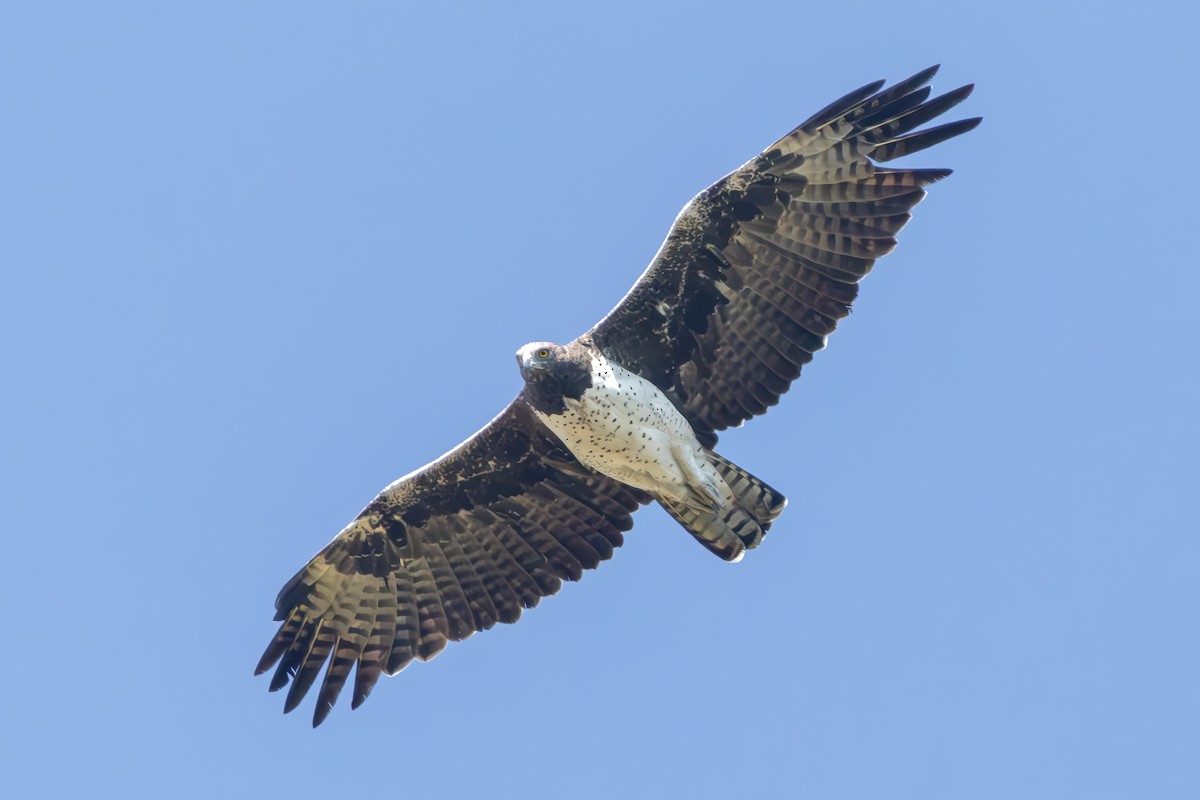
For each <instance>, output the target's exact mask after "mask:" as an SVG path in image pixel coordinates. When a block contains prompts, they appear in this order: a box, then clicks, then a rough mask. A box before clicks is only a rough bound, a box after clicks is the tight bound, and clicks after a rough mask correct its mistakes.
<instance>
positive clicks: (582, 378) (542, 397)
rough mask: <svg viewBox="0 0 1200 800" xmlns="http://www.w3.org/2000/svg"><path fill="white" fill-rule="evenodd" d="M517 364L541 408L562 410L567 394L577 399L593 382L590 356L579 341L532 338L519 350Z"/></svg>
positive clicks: (541, 409) (529, 393) (534, 401)
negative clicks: (565, 344)
mask: <svg viewBox="0 0 1200 800" xmlns="http://www.w3.org/2000/svg"><path fill="white" fill-rule="evenodd" d="M576 351H578V352H576ZM517 364H519V365H520V367H521V377H522V378H524V379H525V386H526V389H527V397H529V399H530V400H531V401H532V402H533V405H534V407H535V408H537V409H538V410H539V411H546V412H548V413H561V411H562V410H563V409H564V408H565V406H563V402H562V401H563V398H564V397H569V398H572V399H578V398H579V397H580V396H581V395H582V394H583V391H584V390H585V389H587V388H588V387H590V386H591V385H592V370H591V359H590V358H588V357H587V355H586V353H584V352H583V349H582V348H580V347H579V346H578V345H572V346H571V347H564V346H563V345H561V344H554V343H553V342H530V343H529V344H527V345H525V346H524V347H522V348H521V349H520V350H518V351H517Z"/></svg>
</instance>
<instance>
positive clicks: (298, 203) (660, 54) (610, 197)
mask: <svg viewBox="0 0 1200 800" xmlns="http://www.w3.org/2000/svg"><path fill="white" fill-rule="evenodd" d="M577 5H581V4H554V5H551V4H542V5H537V4H525V3H504V4H501V3H490V4H482V3H467V2H459V3H453V4H443V5H442V7H440V8H429V7H425V6H418V5H415V4H412V5H405V4H399V3H387V4H385V3H375V4H368V3H359V4H343V5H341V6H340V7H339V6H330V5H329V4H316V3H254V4H248V3H237V4H235V3H206V4H203V6H202V7H188V6H185V5H184V4H166V3H123V4H120V5H119V8H106V7H104V5H102V4H93V3H82V2H81V3H71V4H57V3H51V2H43V3H36V4H34V3H25V4H16V3H13V4H5V6H4V7H3V9H2V10H0V98H2V101H3V123H2V124H0V154H2V155H0V159H2V160H0V268H2V270H3V273H2V274H3V290H2V293H0V347H2V348H3V349H2V351H0V353H2V364H0V365H2V368H3V372H2V376H0V378H2V380H3V392H2V394H0V437H2V438H0V452H2V453H3V457H2V461H0V470H2V475H0V478H2V480H0V492H3V497H2V503H0V514H2V515H3V518H2V530H3V535H4V542H5V544H4V557H3V561H2V563H3V565H4V576H3V580H2V582H0V586H2V589H0V591H2V592H3V605H4V625H3V628H2V630H3V637H4V645H3V658H2V660H0V685H2V686H3V687H4V691H5V693H6V695H7V696H6V698H5V700H4V703H3V706H4V712H3V720H4V722H3V726H2V730H0V736H2V737H3V738H4V741H3V742H2V743H0V744H2V746H0V759H2V760H3V762H4V767H3V772H4V773H5V785H6V787H10V788H6V789H5V792H6V793H7V794H8V796H12V797H25V796H43V797H52V796H65V795H68V794H75V793H79V792H87V793H88V794H89V795H90V794H94V793H96V792H99V793H101V794H105V793H116V792H120V793H123V794H125V795H127V796H144V797H150V796H170V797H202V798H207V797H216V796H223V797H250V796H291V795H295V796H328V795H330V794H331V793H335V792H336V793H338V795H343V794H347V795H352V796H353V795H365V796H370V795H378V796H395V797H427V796H431V795H434V796H442V797H479V796H484V795H487V796H495V797H521V798H528V797H533V796H548V795H549V796H563V797H582V798H591V797H651V796H665V797H685V796H686V797H693V798H704V797H721V798H729V797H752V796H795V797H801V796H803V797H820V798H825V797H838V798H840V797H847V798H877V797H889V798H891V797H900V798H961V797H971V798H1014V797H1020V798H1062V797H1087V798H1102V797H1104V798H1106V797H1113V798H1117V797H1121V798H1128V797H1155V798H1167V797H1196V796H1200V770H1198V769H1197V754H1198V753H1200V688H1198V684H1197V675H1200V639H1198V637H1197V633H1198V625H1197V615H1196V612H1197V608H1198V601H1200V592H1198V590H1197V585H1196V573H1197V568H1198V567H1200V544H1198V543H1197V538H1196V533H1197V525H1196V522H1195V506H1196V491H1197V489H1196V478H1197V464H1196V453H1197V445H1198V444H1200V442H1198V438H1200V437H1198V436H1197V425H1196V415H1195V410H1196V409H1197V408H1198V407H1200V390H1198V388H1197V387H1198V385H1200V383H1198V382H1197V379H1196V370H1197V366H1198V362H1200V357H1198V354H1200V335H1198V329H1197V323H1196V318H1197V305H1198V302H1200V301H1198V300H1197V296H1198V293H1200V273H1198V270H1197V260H1196V247H1195V243H1194V240H1195V237H1196V233H1197V227H1198V223H1200V215H1198V214H1197V205H1198V204H1197V201H1196V180H1195V177H1194V175H1193V167H1192V162H1193V161H1194V160H1195V157H1196V154H1195V147H1194V137H1195V133H1196V131H1197V129H1198V124H1200V115H1198V114H1197V110H1196V105H1197V101H1196V99H1195V95H1196V84H1195V79H1196V78H1197V77H1198V76H1200V69H1197V67H1198V59H1197V57H1196V50H1195V48H1196V43H1195V31H1196V29H1197V20H1196V19H1195V17H1194V16H1193V12H1190V11H1189V12H1186V13H1185V12H1184V11H1183V8H1184V4H1183V3H1179V4H1175V5H1174V6H1172V5H1171V4H1161V3H1153V2H1148V3H1138V4H1128V3H1075V2H1066V3H1059V4H1048V3H1042V2H1037V3H1033V2H1011V3H1004V4H997V3H984V4H967V3H961V4H941V3H924V2H908V3H902V4H897V3H892V2H888V3H883V2H844V3H838V4H832V5H811V4H803V3H754V2H749V3H737V4H734V3H721V4H711V5H708V4H683V3H679V4H670V3H605V4H589V5H588V6H587V7H575V6H577ZM939 61H940V62H943V63H944V64H945V66H944V68H943V70H942V73H941V75H940V76H939V77H938V79H937V81H936V83H935V91H945V90H948V89H951V88H954V87H956V86H958V85H960V84H962V83H966V82H970V81H975V82H977V83H978V86H979V88H978V89H977V91H976V94H975V95H974V96H973V97H972V98H971V99H970V100H969V101H968V102H967V103H966V104H965V105H964V106H961V107H960V108H959V109H956V111H955V112H953V113H952V115H951V117H950V118H957V117H961V116H974V115H983V116H984V117H985V118H986V119H985V122H984V124H983V125H982V126H981V127H980V128H979V129H977V130H976V131H974V132H972V133H970V134H968V135H966V136H963V137H961V138H959V139H955V140H953V141H951V142H948V143H945V144H943V145H940V146H938V147H937V148H935V149H933V150H931V151H927V152H925V153H921V154H919V155H917V156H915V157H913V158H911V159H908V160H907V161H906V162H902V163H911V164H914V165H919V166H946V167H953V168H954V169H955V170H956V174H955V175H954V176H953V177H952V178H950V179H949V180H947V181H945V182H943V183H941V184H939V185H937V186H935V187H934V188H933V191H932V192H931V196H930V197H929V199H928V200H927V201H926V202H925V203H924V204H923V205H922V206H921V207H920V208H919V209H918V211H917V213H916V216H915V219H914V221H913V223H912V225H911V226H910V227H909V228H908V229H907V230H905V231H904V233H903V234H902V235H901V244H900V247H899V248H898V250H897V252H896V253H895V254H893V255H892V256H889V257H888V258H887V259H885V260H884V261H883V262H881V263H880V265H879V266H878V267H877V269H876V271H875V273H874V274H872V275H871V276H870V278H869V279H868V280H867V282H866V284H865V286H864V291H863V294H862V297H861V299H860V301H859V302H858V303H857V304H856V306H855V314H854V315H853V316H852V317H851V318H850V319H849V320H847V321H846V322H845V323H844V325H843V327H842V329H841V330H840V331H839V332H838V333H837V334H836V335H835V336H834V337H832V339H831V345H830V347H829V349H828V350H827V351H826V352H824V353H822V354H820V355H819V356H818V357H817V359H816V361H815V362H814V363H813V364H812V365H811V366H810V367H808V368H806V369H805V374H804V377H803V378H802V379H801V380H800V382H799V383H798V384H797V385H796V386H795V387H794V389H793V391H792V393H791V394H790V395H789V396H787V397H786V398H785V399H784V402H783V403H782V404H781V405H780V406H779V407H778V408H776V409H774V410H772V412H771V413H770V414H769V415H768V416H767V418H765V419H762V420H755V421H754V422H753V423H751V424H749V425H747V427H746V428H745V429H744V430H740V431H733V432H730V433H728V434H726V436H725V437H724V438H723V440H722V450H723V452H724V453H725V454H726V455H728V456H729V457H730V458H732V459H733V460H734V461H736V462H738V463H740V464H744V465H745V466H746V467H748V468H749V469H751V470H752V471H753V472H755V473H756V474H758V475H761V476H762V477H763V478H764V479H766V480H768V481H770V482H771V483H774V484H775V485H777V486H779V487H780V488H781V489H783V490H785V491H786V492H787V494H788V495H789V496H790V498H791V505H790V507H789V510H788V512H787V514H786V515H785V516H784V517H783V518H782V520H781V521H780V522H779V523H778V524H777V526H776V527H775V528H774V530H773V531H772V533H771V535H770V536H769V537H768V539H767V541H766V543H765V545H764V546H763V547H762V548H761V549H759V550H757V551H756V552H754V553H751V554H750V556H749V557H747V558H746V560H745V561H744V562H743V563H741V564H740V565H737V566H730V565H727V564H724V563H721V562H719V561H718V560H717V559H715V558H713V557H712V556H711V555H709V554H708V553H707V552H705V551H704V550H703V549H702V548H700V547H698V546H696V545H695V543H694V542H692V541H691V540H690V538H689V537H688V536H686V535H685V534H684V533H683V532H682V531H681V530H679V529H678V527H677V526H676V525H675V524H674V523H673V522H672V521H671V520H670V519H669V518H668V517H667V516H666V515H665V514H664V513H662V512H661V511H660V510H658V509H657V508H655V509H647V510H644V511H642V512H641V513H639V514H638V517H637V525H636V527H635V528H634V530H633V531H632V533H631V534H630V535H629V536H628V544H627V546H626V547H625V548H623V549H622V550H620V551H619V552H618V554H617V556H616V557H615V558H614V560H613V561H612V562H610V563H607V564H605V565H603V566H602V567H601V569H599V570H598V571H597V572H595V573H592V574H589V575H588V576H587V577H586V578H585V579H584V580H583V582H582V583H580V584H578V585H569V586H567V587H565V589H564V590H563V592H562V593H561V594H560V595H559V596H558V597H555V598H552V599H549V600H547V601H545V602H544V603H543V604H542V605H541V606H540V607H539V608H537V609H536V610H534V611H531V612H527V614H526V615H525V617H524V619H523V620H522V621H521V623H520V624H519V625H516V626H514V627H503V628H501V629H498V630H493V631H489V632H487V633H484V634H481V635H478V636H476V637H475V638H473V639H472V640H470V641H469V642H467V643H463V644H458V645H451V646H450V647H449V648H448V649H447V651H446V652H445V653H444V654H443V655H442V656H440V657H439V658H438V659H436V660H435V661H434V662H433V663H431V664H417V665H414V666H413V667H411V668H410V669H408V670H407V671H405V672H404V673H403V674H402V675H401V676H399V677H397V678H392V679H385V680H384V681H382V682H381V684H380V685H379V686H378V687H377V689H376V691H375V694H374V695H373V696H372V699H371V701H370V702H369V703H367V704H366V705H365V706H364V707H363V708H362V709H359V710H358V711H356V712H354V713H351V712H350V711H349V707H348V706H349V704H348V701H347V700H346V698H343V700H342V702H341V703H340V704H339V705H338V707H337V708H336V709H335V710H334V713H333V714H332V716H331V718H330V720H329V721H328V722H327V723H326V724H325V725H324V726H322V727H321V728H320V729H319V730H317V731H315V732H314V731H313V730H312V729H311V728H310V727H309V717H310V714H311V708H312V707H311V702H312V700H311V698H310V700H309V701H308V702H307V703H306V704H305V705H304V706H302V709H301V711H299V712H297V713H296V714H293V715H291V716H288V717H284V716H282V715H281V714H280V713H279V712H280V708H281V705H282V700H283V698H282V697H281V696H280V695H269V694H268V693H267V691H266V688H267V679H266V678H258V679H255V678H253V677H252V676H251V671H252V668H253V666H254V663H255V661H256V660H257V658H258V656H259V654H260V652H261V651H262V648H263V647H264V646H265V644H266V642H267V640H268V639H269V637H270V636H271V635H272V633H273V632H274V630H275V623H273V622H272V621H271V616H272V613H273V608H272V601H273V598H274V596H275V593H276V591H277V589H278V588H279V587H280V586H281V585H282V583H283V582H284V581H285V580H286V579H287V578H288V577H289V576H291V575H292V573H293V572H294V571H295V570H296V569H298V568H299V567H300V566H301V565H302V564H303V563H304V562H305V561H306V560H307V559H308V558H309V557H310V556H311V555H312V554H313V553H314V552H316V550H317V549H319V547H321V546H322V545H323V544H324V543H325V542H326V541H327V540H328V539H329V538H330V537H331V536H332V535H333V534H334V533H336V532H337V531H338V530H339V529H340V528H341V527H342V526H343V525H344V524H345V523H346V522H347V521H349V519H350V518H351V517H352V516H353V515H354V514H356V513H357V512H358V510H359V509H360V508H361V507H362V506H363V505H364V504H365V503H366V502H367V501H368V500H370V499H371V497H372V496H373V495H374V493H375V492H376V491H377V490H378V489H379V488H381V487H382V486H384V485H385V484H387V483H388V482H390V481H391V480H393V479H394V478H396V477H398V476H399V475H401V474H404V473H406V472H408V471H409V470H411V469H412V468H414V467H416V466H418V465H420V464H422V463H425V462H426V461H428V460H430V459H432V458H434V457H436V456H438V455H439V454H441V453H442V452H443V451H445V450H446V449H448V448H449V447H450V446H452V445H453V444H455V443H457V442H458V441H460V440H462V439H463V438H465V437H466V436H467V435H469V434H470V433H471V432H472V431H474V430H475V429H477V428H478V427H479V426H480V425H482V424H483V423H484V422H486V421H487V420H488V419H489V418H490V417H491V416H492V415H493V414H494V413H495V412H497V411H498V410H499V409H500V408H502V407H503V405H504V404H505V403H506V402H508V400H509V399H510V398H511V396H512V395H513V394H514V393H515V392H516V391H517V389H518V385H519V376H518V375H517V372H516V369H515V367H514V364H513V361H512V353H513V351H514V350H515V349H516V348H517V347H518V346H519V345H520V344H522V343H524V342H526V341H528V340H533V339H554V340H565V339H569V338H571V337H573V336H575V335H576V334H578V333H580V332H581V331H582V330H584V329H585V328H587V327H589V326H590V325H591V324H592V323H593V322H594V321H595V320H596V319H598V318H599V317H600V316H601V315H602V314H603V313H604V312H606V311H607V310H608V309H609V308H610V307H611V306H612V305H613V304H614V303H615V302H616V301H617V299H618V298H619V297H620V296H621V295H622V294H623V293H624V292H625V291H626V289H628V287H629V286H630V285H631V284H632V282H633V280H634V279H635V278H636V277H637V275H638V274H639V273H640V272H641V270H642V269H643V267H644V266H645V264H646V263H647V262H648V260H649V259H650V257H651V256H652V255H653V253H654V251H655V249H656V248H657V247H658V244H659V242H660V241H661V239H662V237H663V235H664V234H665V233H666V231H667V228H668V226H669V225H670V223H671V220H672V219H673V218H674V215H675V213H676V212H677V211H678V210H679V208H680V207H681V206H682V205H683V204H684V202H686V201H687V199H688V198H689V197H690V196H691V195H692V194H694V193H695V192H696V191H698V190H700V189H702V188H704V187H705V186H706V185H707V184H708V183H710V182H712V181H713V180H715V179H716V178H717V177H719V176H720V175H722V174H723V173H725V172H726V171H728V170H730V169H732V168H734V167H736V166H737V165H738V164H740V163H741V162H743V161H744V160H746V159H748V158H749V157H751V156H753V155H755V154H756V153H757V152H758V151H759V150H760V149H761V148H762V147H764V146H766V145H767V144H769V143H771V142H772V141H773V140H774V139H775V138H777V137H778V136H780V135H782V134H783V133H785V132H786V131H787V130H789V129H790V128H791V127H792V126H793V125H795V124H796V123H798V122H799V121H800V120H802V119H804V118H805V117H807V116H808V115H809V114H810V113H811V112H813V111H815V110H816V109H817V108H820V107H821V106H823V105H825V104H826V103H827V102H829V101H830V100H832V99H833V98H834V97H837V96H839V95H840V94H842V93H844V92H846V91H848V90H850V89H852V88H855V87H857V86H859V85H861V84H863V83H866V82H868V81H870V80H873V79H876V78H881V77H887V78H889V79H890V80H898V79H900V78H903V77H906V76H907V75H909V74H911V73H913V72H915V71H917V70H918V69H920V68H922V67H925V66H927V65H928V64H930V63H934V62H939Z"/></svg>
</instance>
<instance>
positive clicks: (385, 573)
mask: <svg viewBox="0 0 1200 800" xmlns="http://www.w3.org/2000/svg"><path fill="white" fill-rule="evenodd" d="M645 502H649V497H647V496H646V495H645V494H644V493H642V492H640V491H638V490H636V489H631V488H629V487H626V486H623V485H621V484H619V483H617V482H616V481H613V480H611V479H609V478H606V477H604V476H603V475H599V474H598V473H595V472H593V471H591V470H589V469H586V468H585V467H583V466H582V465H581V464H580V463H579V462H578V461H576V460H575V457H574V456H573V455H571V453H570V452H569V451H568V450H567V449H566V448H565V447H563V446H562V444H561V442H559V441H558V440H557V439H556V438H555V437H554V436H553V434H551V433H550V432H549V430H547V429H546V428H545V426H543V425H542V424H541V423H540V422H538V421H537V419H536V418H535V417H534V416H533V412H531V411H530V410H529V407H528V405H527V404H526V403H525V402H524V400H523V399H521V398H519V397H518V399H517V400H514V401H513V402H512V403H511V404H510V405H509V406H508V408H506V409H505V410H504V411H503V412H502V413H501V414H500V415H498V416H497V417H496V418H495V419H494V420H492V421H491V423H489V424H488V425H487V426H486V427H484V429H483V430H481V431H479V432H478V433H477V434H475V435H474V436H472V437H471V438H470V439H468V440H467V441H466V442H464V443H463V444H461V445H459V446H458V447H457V448H455V449H454V450H452V451H451V452H449V453H447V454H446V455H444V456H442V457H441V458H440V459H438V460H437V461H435V462H433V463H432V464H430V465H428V466H426V467H423V468H422V469H420V470H417V471H416V472H414V473H413V474H411V475H409V476H406V477H404V478H401V479H400V480H398V481H396V482H395V483H393V484H392V485H391V486H389V487H387V488H386V489H384V490H383V491H382V492H381V493H380V494H379V496H378V497H376V498H375V500H374V501H372V502H371V504H370V505H368V506H367V507H366V508H365V509H363V511H362V513H361V514H359V516H358V518H357V519H355V520H354V521H353V522H352V523H350V524H349V525H348V526H347V527H346V528H345V530H343V531H342V532H341V533H339V534H338V535H337V537H335V538H334V540H333V541H332V542H330V543H329V544H328V545H327V546H326V547H325V548H324V549H323V550H321V552H320V553H318V554H317V555H316V556H315V557H314V558H313V559H312V560H311V561H310V562H309V563H308V565H307V566H306V567H304V569H302V570H300V572H299V573H297V574H296V576H295V577H293V578H292V579H291V580H290V581H288V583H287V584H286V585H285V586H284V587H283V589H282V590H281V591H280V592H279V596H278V598H276V601H275V608H276V611H277V613H276V615H275V618H276V619H277V620H281V621H282V622H283V625H282V626H281V627H280V628H279V632H278V633H276V635H275V638H274V639H272V641H271V644H270V645H269V646H268V647H267V649H266V652H264V653H263V656H262V660H260V661H259V663H258V668H257V670H256V672H255V674H261V673H263V672H265V671H266V670H268V669H270V668H271V667H272V666H275V665H276V663H277V662H278V667H277V668H276V670H275V676H274V678H273V679H272V680H271V686H270V688H271V691H276V690H279V689H282V688H283V687H284V686H286V685H287V684H288V682H289V681H291V683H292V686H291V689H290V690H289V691H288V696H287V700H286V702H285V704H284V711H285V712H287V711H291V710H292V709H294V708H295V707H296V706H297V705H299V703H300V701H301V700H303V699H304V695H305V694H306V693H307V692H308V690H309V688H310V687H311V686H312V685H313V683H314V682H315V681H316V679H317V677H318V675H319V673H320V671H321V668H322V667H323V666H324V665H325V663H326V662H327V661H328V662H329V666H328V669H326V671H325V678H324V680H323V682H322V684H321V691H320V696H319V697H318V699H317V707H316V710H315V712H314V714H313V725H314V726H315V725H319V724H320V723H321V722H322V720H324V719H325V717H326V715H327V714H328V713H329V711H330V709H331V708H332V707H333V703H334V701H335V700H336V699H337V696H338V694H339V692H341V690H342V687H343V686H344V685H345V683H346V680H347V678H348V677H349V675H350V670H351V668H353V667H354V666H355V665H357V667H358V669H357V672H356V673H355V680H354V695H353V701H352V704H351V705H352V707H354V708H357V707H358V706H359V704H360V703H362V702H363V700H365V699H366V698H367V695H368V694H370V692H371V688H372V687H373V686H374V685H375V682H376V681H377V680H379V676H380V675H381V674H382V673H384V672H386V673H388V674H389V675H392V674H395V673H396V672H398V671H400V670H401V669H403V668H404V667H405V666H407V665H408V664H409V663H410V662H411V661H412V660H413V659H414V658H415V659H419V660H421V661H428V660H429V659H431V658H433V657H434V656H435V655H437V654H438V653H440V652H441V650H442V648H444V647H445V646H446V643H447V641H459V640H461V639H465V638H467V637H468V636H470V635H471V634H473V633H475V632H476V631H481V630H486V629H488V628H490V627H492V625H494V624H495V623H497V622H515V621H516V620H517V618H518V617H520V616H521V609H523V608H531V607H533V606H535V605H537V604H538V601H539V600H540V599H541V598H542V597H545V596H547V595H552V594H554V593H555V592H557V591H558V589H559V587H560V586H561V585H562V581H563V580H578V579H579V578H580V576H581V575H582V574H583V571H584V570H585V569H592V568H594V567H596V566H597V565H598V564H599V563H600V562H601V561H604V560H606V559H608V558H610V557H611V556H612V554H613V548H614V547H619V546H620V545H621V541H622V538H621V532H622V531H626V530H629V528H630V527H631V526H632V525H633V520H632V518H631V516H630V515H631V514H632V513H633V511H635V510H636V509H637V507H638V505H639V504H640V503H645Z"/></svg>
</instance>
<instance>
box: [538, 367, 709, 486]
mask: <svg viewBox="0 0 1200 800" xmlns="http://www.w3.org/2000/svg"><path fill="white" fill-rule="evenodd" d="M592 368H593V375H592V386H591V387H590V388H588V389H585V390H584V391H583V393H582V395H581V396H580V397H579V398H578V399H567V400H566V401H565V405H566V409H565V411H564V412H563V413H561V414H543V413H541V412H538V416H539V417H540V418H541V419H542V421H543V422H545V423H546V425H547V427H549V428H550V430H552V431H553V432H554V433H555V435H557V436H558V438H559V439H560V440H562V442H563V444H564V445H566V447H567V449H569V450H570V451H571V452H572V453H573V454H574V455H575V457H576V458H578V459H579V460H580V462H582V463H583V464H585V465H587V466H589V467H591V468H592V469H594V470H596V471H597V472H600V473H603V474H605V475H608V476H609V477H611V478H615V479H616V480H619V481H621V482H622V483H626V484H629V485H630V486H635V487H637V488H639V489H643V490H646V491H650V492H655V493H659V494H665V495H668V496H673V497H686V496H687V495H688V489H687V487H688V485H689V483H694V482H695V478H696V472H697V471H708V470H704V467H707V466H708V459H707V458H706V457H705V456H704V455H703V448H702V446H701V445H700V443H699V441H697V439H696V435H695V433H694V432H693V430H692V426H691V425H690V424H689V423H688V421H687V419H685V418H684V416H683V414H681V413H680V412H679V409H677V408H676V407H675V406H674V404H673V403H671V401H670V400H669V399H668V398H667V396H666V395H664V394H663V393H662V392H661V391H659V389H658V387H656V386H655V385H654V384H652V383H650V382H649V381H647V380H645V379H644V378H642V377H641V376H639V375H636V374H634V373H632V372H629V371H628V370H626V369H624V368H623V367H620V366H618V365H615V364H612V363H610V362H608V361H607V360H605V359H603V358H594V359H593V362H592ZM681 462H682V463H681ZM701 465H703V466H701ZM709 470H711V467H709ZM689 473H692V476H691V477H692V478H693V480H692V481H689ZM714 474H715V471H714ZM718 479H719V478H718Z"/></svg>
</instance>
